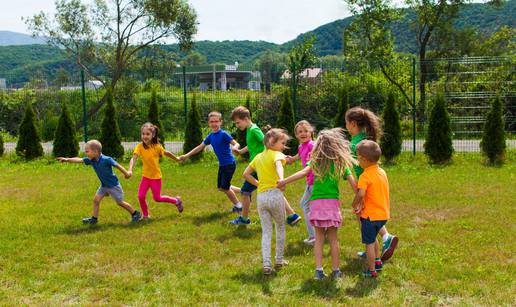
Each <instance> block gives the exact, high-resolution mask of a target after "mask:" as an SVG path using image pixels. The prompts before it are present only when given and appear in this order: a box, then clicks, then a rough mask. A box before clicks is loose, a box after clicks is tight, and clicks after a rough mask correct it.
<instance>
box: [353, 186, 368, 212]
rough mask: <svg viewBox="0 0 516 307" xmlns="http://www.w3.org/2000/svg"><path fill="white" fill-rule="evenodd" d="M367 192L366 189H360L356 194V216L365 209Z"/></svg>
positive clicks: (354, 207)
mask: <svg viewBox="0 0 516 307" xmlns="http://www.w3.org/2000/svg"><path fill="white" fill-rule="evenodd" d="M365 192H366V191H365V190H364V189H358V191H357V194H355V198H354V199H353V203H352V206H353V212H354V213H355V214H359V213H360V211H362V209H363V208H364V196H365Z"/></svg>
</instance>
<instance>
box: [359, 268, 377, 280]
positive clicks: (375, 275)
mask: <svg viewBox="0 0 516 307" xmlns="http://www.w3.org/2000/svg"><path fill="white" fill-rule="evenodd" d="M362 274H363V275H364V277H370V278H376V277H378V273H377V272H376V270H375V271H372V272H371V271H369V269H367V270H365V271H364V272H363V273H362Z"/></svg>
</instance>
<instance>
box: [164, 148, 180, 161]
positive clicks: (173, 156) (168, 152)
mask: <svg viewBox="0 0 516 307" xmlns="http://www.w3.org/2000/svg"><path fill="white" fill-rule="evenodd" d="M165 157H169V158H170V159H172V160H174V161H176V162H179V161H181V160H179V158H178V157H176V156H175V155H174V154H173V153H171V152H170V151H167V150H165Z"/></svg>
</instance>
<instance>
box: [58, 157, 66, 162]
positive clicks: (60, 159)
mask: <svg viewBox="0 0 516 307" xmlns="http://www.w3.org/2000/svg"><path fill="white" fill-rule="evenodd" d="M57 161H59V162H68V158H63V157H58V158H57Z"/></svg>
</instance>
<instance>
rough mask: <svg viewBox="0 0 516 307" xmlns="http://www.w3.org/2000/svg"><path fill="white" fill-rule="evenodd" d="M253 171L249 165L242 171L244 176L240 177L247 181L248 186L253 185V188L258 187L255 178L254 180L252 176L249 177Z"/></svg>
mask: <svg viewBox="0 0 516 307" xmlns="http://www.w3.org/2000/svg"><path fill="white" fill-rule="evenodd" d="M253 171H254V169H253V167H252V166H251V165H248V166H247V167H246V169H245V171H244V174H243V175H242V176H243V177H244V178H245V180H247V182H249V183H250V184H252V185H254V186H258V180H256V178H254V177H253V176H251V173H252V172H253Z"/></svg>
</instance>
